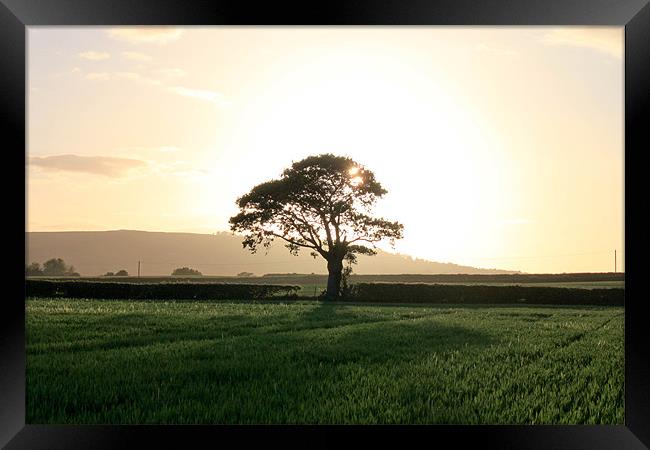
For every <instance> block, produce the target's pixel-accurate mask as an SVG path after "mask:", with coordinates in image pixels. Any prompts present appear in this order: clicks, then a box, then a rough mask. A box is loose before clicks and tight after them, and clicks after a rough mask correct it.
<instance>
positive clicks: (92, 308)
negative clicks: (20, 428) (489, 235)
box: [26, 298, 624, 424]
mask: <svg viewBox="0 0 650 450" xmlns="http://www.w3.org/2000/svg"><path fill="white" fill-rule="evenodd" d="M26 316H27V325H26V333H27V378H26V382H27V399H26V400H27V416H26V422H27V423H30V424H44V423H51V424H55V423H75V424H90V423H101V424H108V423H111V424H135V423H165V424H172V423H228V424H232V423H246V424H267V423H289V424H300V423H310V424H311V423H364V424H365V423H368V424H373V423H428V424H460V423H464V424H479V423H481V424H496V423H499V424H515V423H516V424H540V423H546V424H580V423H589V424H622V423H623V411H624V407H623V381H624V352H623V343H624V333H623V324H624V320H623V319H624V315H623V308H617V307H530V306H516V307H515V306H508V307H495V306H491V307H486V306H481V307H479V306H477V307H471V306H463V307H454V306H450V305H445V306H425V305H420V306H378V305H341V304H337V305H331V304H323V303H316V302H288V303H280V302H277V303H271V302H258V303H252V302H216V301H214V302H206V301H201V302H192V301H168V302H164V301H101V300H66V299H55V300H48V299H35V298H30V299H28V300H27V313H26Z"/></svg>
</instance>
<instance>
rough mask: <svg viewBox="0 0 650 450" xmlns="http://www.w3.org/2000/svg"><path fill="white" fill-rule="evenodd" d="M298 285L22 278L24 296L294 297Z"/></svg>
mask: <svg viewBox="0 0 650 450" xmlns="http://www.w3.org/2000/svg"><path fill="white" fill-rule="evenodd" d="M299 289H300V286H284V285H274V284H226V283H112V282H88V281H69V280H65V281H63V280H62V281H52V280H30V279H27V280H25V294H26V296H27V297H70V298H102V299H146V300H154V299H160V300H173V299H197V300H199V299H200V300H213V299H214V300H241V299H264V298H269V297H274V296H280V295H284V296H295V295H296V293H297V292H298V290H299Z"/></svg>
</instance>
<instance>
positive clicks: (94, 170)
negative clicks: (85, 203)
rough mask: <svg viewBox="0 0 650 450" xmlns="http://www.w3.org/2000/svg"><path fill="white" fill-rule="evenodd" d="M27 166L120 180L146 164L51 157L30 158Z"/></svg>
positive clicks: (61, 156)
mask: <svg viewBox="0 0 650 450" xmlns="http://www.w3.org/2000/svg"><path fill="white" fill-rule="evenodd" d="M29 164H30V165H32V166H37V167H39V168H41V169H43V170H48V171H64V172H83V173H90V174H94V175H105V176H107V177H112V178H121V177H125V176H127V175H129V174H130V173H131V172H132V171H134V170H138V169H144V168H146V167H147V163H146V162H144V161H140V160H138V159H130V158H115V157H112V156H79V155H69V154H68V155H53V156H43V157H38V156H32V157H31V158H29Z"/></svg>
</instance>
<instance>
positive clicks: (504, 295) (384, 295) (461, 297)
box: [349, 283, 625, 306]
mask: <svg viewBox="0 0 650 450" xmlns="http://www.w3.org/2000/svg"><path fill="white" fill-rule="evenodd" d="M624 296H625V290H624V289H575V288H555V287H524V286H484V285H448V284H447V285H445V284H424V283H422V284H419V283H417V284H416V283H357V284H353V285H352V291H351V295H350V296H349V300H350V301H355V302H387V303H457V304H508V303H518V304H531V305H600V306H623V301H624Z"/></svg>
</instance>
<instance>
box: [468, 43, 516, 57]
mask: <svg viewBox="0 0 650 450" xmlns="http://www.w3.org/2000/svg"><path fill="white" fill-rule="evenodd" d="M475 49H476V51H477V52H481V53H490V54H492V55H497V56H514V55H516V54H517V52H516V51H514V50H512V49H510V48H503V47H494V46H491V45H487V44H483V43H481V44H477V45H476V47H475Z"/></svg>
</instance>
